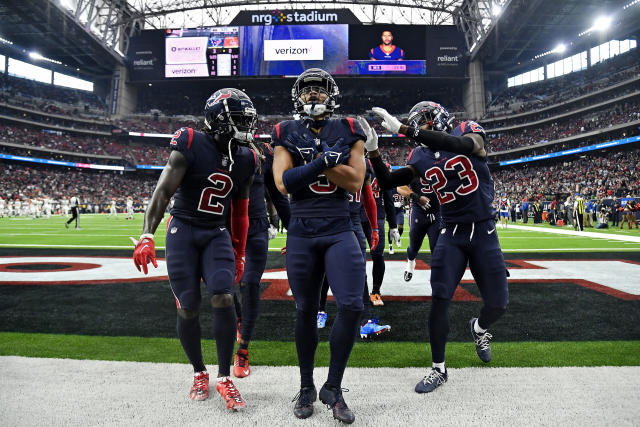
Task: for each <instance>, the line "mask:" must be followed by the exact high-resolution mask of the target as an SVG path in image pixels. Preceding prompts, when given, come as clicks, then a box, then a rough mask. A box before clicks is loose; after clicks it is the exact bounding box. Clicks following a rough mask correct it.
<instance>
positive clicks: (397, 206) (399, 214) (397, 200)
mask: <svg viewBox="0 0 640 427" xmlns="http://www.w3.org/2000/svg"><path fill="white" fill-rule="evenodd" d="M391 198H392V200H393V210H394V211H395V214H396V224H397V226H398V236H399V237H402V233H403V232H404V197H403V196H402V194H400V193H398V189H397V188H394V189H393V190H391ZM391 233H392V230H389V233H388V236H387V238H388V239H389V255H393V254H394V253H395V251H394V250H393V243H394V240H396V239H394V237H393V236H392V235H391ZM396 244H397V246H398V247H400V246H401V243H400V240H399V239H397V240H396Z"/></svg>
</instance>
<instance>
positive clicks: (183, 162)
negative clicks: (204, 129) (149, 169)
mask: <svg viewBox="0 0 640 427" xmlns="http://www.w3.org/2000/svg"><path fill="white" fill-rule="evenodd" d="M188 167H189V164H188V162H187V159H186V158H185V156H184V155H183V154H182V153H181V152H180V151H173V152H172V153H171V155H170V156H169V160H168V161H167V165H166V166H165V167H164V169H163V170H162V173H161V174H160V178H159V179H158V184H157V185H156V189H155V190H154V191H153V195H152V196H151V200H150V201H149V208H148V209H147V212H145V215H144V226H143V229H142V234H153V233H155V231H156V229H157V228H158V224H160V221H161V220H162V217H163V216H164V212H165V210H166V209H167V206H168V205H169V201H170V200H171V197H172V196H173V195H174V193H175V192H176V190H177V189H178V186H179V185H180V183H181V182H182V179H183V178H184V175H185V173H186V172H187V169H188Z"/></svg>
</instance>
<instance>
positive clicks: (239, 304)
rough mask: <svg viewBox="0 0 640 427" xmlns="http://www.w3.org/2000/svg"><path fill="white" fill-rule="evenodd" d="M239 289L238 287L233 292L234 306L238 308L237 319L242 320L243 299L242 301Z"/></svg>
mask: <svg viewBox="0 0 640 427" xmlns="http://www.w3.org/2000/svg"><path fill="white" fill-rule="evenodd" d="M238 292H239V291H238V289H237V288H236V290H235V292H234V293H233V306H234V307H235V309H236V320H242V301H240V298H241V297H240V296H238Z"/></svg>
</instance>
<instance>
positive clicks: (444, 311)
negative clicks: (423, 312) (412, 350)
mask: <svg viewBox="0 0 640 427" xmlns="http://www.w3.org/2000/svg"><path fill="white" fill-rule="evenodd" d="M449 303H450V301H449V300H448V299H443V298H437V297H434V298H433V300H432V302H431V311H430V312H429V342H430V343H431V361H432V362H433V363H443V362H444V351H445V347H446V346H447V335H448V334H449Z"/></svg>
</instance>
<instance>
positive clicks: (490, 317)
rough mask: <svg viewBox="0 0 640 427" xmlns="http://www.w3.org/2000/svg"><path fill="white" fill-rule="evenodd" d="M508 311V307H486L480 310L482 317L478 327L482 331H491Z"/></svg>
mask: <svg viewBox="0 0 640 427" xmlns="http://www.w3.org/2000/svg"><path fill="white" fill-rule="evenodd" d="M505 311H507V309H506V307H485V306H482V308H481V309H480V317H478V326H480V328H482V329H489V326H491V325H492V324H493V323H495V322H496V321H497V320H498V319H500V318H501V317H502V315H503V314H504V313H505Z"/></svg>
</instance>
